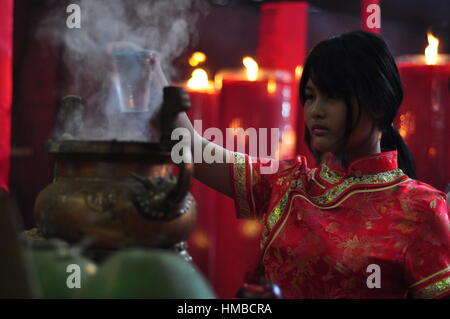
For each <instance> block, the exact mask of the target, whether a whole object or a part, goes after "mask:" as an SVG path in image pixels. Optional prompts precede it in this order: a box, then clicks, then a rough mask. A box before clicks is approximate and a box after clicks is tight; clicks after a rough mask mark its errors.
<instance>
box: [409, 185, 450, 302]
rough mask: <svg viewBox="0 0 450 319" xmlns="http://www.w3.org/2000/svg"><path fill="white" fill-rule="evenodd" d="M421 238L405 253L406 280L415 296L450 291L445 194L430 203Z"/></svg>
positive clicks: (442, 294) (449, 223)
mask: <svg viewBox="0 0 450 319" xmlns="http://www.w3.org/2000/svg"><path fill="white" fill-rule="evenodd" d="M427 204H428V206H429V207H428V208H429V210H428V212H426V213H427V214H426V217H425V219H424V221H423V222H422V223H421V226H420V228H419V233H418V237H417V239H416V240H415V241H414V242H413V243H412V244H411V245H410V246H409V247H408V249H407V251H406V255H405V263H406V281H407V284H408V291H409V294H410V295H411V296H412V297H413V298H421V299H425V298H426V299H431V298H443V297H445V296H447V295H450V221H449V212H448V206H447V198H446V196H445V194H443V193H442V194H441V193H440V192H439V194H438V195H436V197H435V198H434V199H431V200H430V201H429V202H428V203H427Z"/></svg>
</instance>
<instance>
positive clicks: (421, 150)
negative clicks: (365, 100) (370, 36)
mask: <svg viewBox="0 0 450 319" xmlns="http://www.w3.org/2000/svg"><path fill="white" fill-rule="evenodd" d="M398 67H399V71H400V75H401V78H402V81H403V86H404V100H403V104H402V106H401V108H400V111H399V115H398V117H397V120H396V125H397V127H398V128H399V131H400V134H401V135H402V136H403V137H404V139H405V140H406V142H407V144H408V146H409V147H410V149H411V151H412V152H413V155H414V159H415V161H416V167H417V178H418V179H419V180H422V181H424V182H426V183H428V184H431V185H432V186H434V187H436V188H438V189H440V190H445V188H446V187H447V184H448V183H450V150H449V136H450V94H449V89H450V88H449V80H450V56H444V55H440V56H439V57H438V61H437V63H436V64H434V65H427V64H426V62H425V56H423V55H420V56H408V57H403V58H400V59H399V62H398Z"/></svg>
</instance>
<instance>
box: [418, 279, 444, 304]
mask: <svg viewBox="0 0 450 319" xmlns="http://www.w3.org/2000/svg"><path fill="white" fill-rule="evenodd" d="M449 290H450V277H447V278H444V279H442V280H439V281H438V282H435V283H434V284H431V285H429V286H427V287H425V288H422V289H420V290H418V291H416V292H414V293H413V296H414V298H420V299H430V298H434V297H436V296H438V295H440V294H443V293H444V292H447V291H449Z"/></svg>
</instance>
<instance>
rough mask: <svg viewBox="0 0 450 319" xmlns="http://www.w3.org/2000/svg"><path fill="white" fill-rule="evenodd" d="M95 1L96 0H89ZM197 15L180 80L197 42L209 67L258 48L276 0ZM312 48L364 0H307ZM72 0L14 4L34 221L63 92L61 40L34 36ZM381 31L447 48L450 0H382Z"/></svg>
mask: <svg viewBox="0 0 450 319" xmlns="http://www.w3.org/2000/svg"><path fill="white" fill-rule="evenodd" d="M92 1H95V0H92ZM168 1H176V0H168ZM209 2H210V4H211V8H210V10H209V13H208V14H207V15H206V16H203V17H202V18H201V19H200V21H199V23H198V28H197V29H198V34H197V35H196V37H195V39H196V41H193V42H192V43H191V45H190V46H189V47H188V48H187V49H186V50H185V53H184V54H182V55H181V56H180V57H179V58H178V59H177V60H175V61H174V65H175V67H176V68H177V69H178V70H179V74H178V77H177V79H176V80H186V79H187V78H188V76H189V74H188V73H189V70H190V69H189V68H188V66H187V60H188V57H189V55H190V54H191V53H192V52H193V51H196V50H199V51H203V52H205V53H206V54H207V56H208V61H207V63H206V67H207V68H208V69H209V71H210V72H211V74H214V73H215V72H217V71H218V70H220V69H223V68H234V67H240V66H241V59H242V57H243V56H245V55H250V56H256V53H257V45H258V31H259V17H260V14H259V7H260V5H261V3H266V2H274V1H251V0H240V1H238V0H211V1H209ZM307 2H309V3H310V4H311V6H310V9H309V15H308V26H309V28H308V50H310V49H311V48H312V47H313V46H314V45H315V44H316V43H317V42H319V41H321V40H323V39H324V38H326V37H329V36H332V35H335V34H339V33H343V32H346V31H350V30H354V29H359V27H360V18H359V16H360V1H359V0H339V1H337V0H309V1H307ZM69 3H70V1H60V0H58V1H52V0H16V1H15V12H14V19H15V21H14V99H13V107H12V146H13V150H12V160H11V180H10V185H11V192H12V194H13V195H14V196H15V198H16V200H17V202H18V204H19V208H20V210H21V212H22V214H23V216H24V222H25V226H26V228H30V227H32V226H33V224H34V221H33V217H32V213H33V205H34V201H35V199H36V196H37V194H38V193H39V192H40V191H41V190H42V189H43V188H44V187H45V186H46V185H48V184H49V183H50V182H51V179H52V169H53V162H52V159H51V158H50V157H49V156H48V154H47V151H46V146H45V142H46V140H48V138H49V137H50V134H51V131H52V128H53V123H54V117H55V110H56V106H57V103H58V100H59V99H60V98H61V97H62V96H63V95H64V92H63V91H64V89H63V88H64V83H65V79H66V78H65V69H64V66H63V65H62V63H61V52H62V48H61V47H60V46H58V45H55V44H54V42H52V41H51V39H50V38H49V39H42V38H40V39H37V37H36V30H37V29H38V28H39V26H40V23H41V22H42V19H43V18H44V17H46V16H47V15H48V14H61V15H64V14H65V8H66V6H67V5H68V4H69ZM381 8H382V35H383V37H384V38H385V39H386V41H387V42H388V44H389V45H390V47H391V49H392V51H393V53H394V55H395V56H401V55H405V54H423V51H424V48H425V47H426V45H427V39H426V32H427V30H430V29H431V30H432V31H433V33H435V34H436V35H437V36H438V37H439V38H440V40H441V44H440V53H449V52H450V42H449V41H450V36H449V35H450V32H449V18H450V17H449V16H450V1H448V0H427V1H422V0H385V1H381Z"/></svg>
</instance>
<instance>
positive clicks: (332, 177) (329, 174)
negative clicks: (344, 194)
mask: <svg viewBox="0 0 450 319" xmlns="http://www.w3.org/2000/svg"><path fill="white" fill-rule="evenodd" d="M320 178H322V179H323V180H324V181H327V182H328V183H330V184H336V183H338V182H340V181H341V180H342V177H341V176H339V175H337V174H336V173H335V172H334V171H332V170H331V169H330V168H329V167H328V165H327V164H325V163H323V164H322V168H321V169H320Z"/></svg>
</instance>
